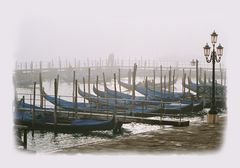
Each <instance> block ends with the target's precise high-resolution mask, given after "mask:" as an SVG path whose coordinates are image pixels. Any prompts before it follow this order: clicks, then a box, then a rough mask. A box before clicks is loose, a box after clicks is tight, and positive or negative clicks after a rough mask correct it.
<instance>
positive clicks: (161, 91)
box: [160, 65, 163, 98]
mask: <svg viewBox="0 0 240 168" xmlns="http://www.w3.org/2000/svg"><path fill="white" fill-rule="evenodd" d="M162 88H163V86H162V65H161V66H160V92H161V98H162V91H163V89H162Z"/></svg>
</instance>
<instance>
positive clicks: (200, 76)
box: [199, 67, 202, 83]
mask: <svg viewBox="0 0 240 168" xmlns="http://www.w3.org/2000/svg"><path fill="white" fill-rule="evenodd" d="M199 70H200V71H199V73H200V74H199V82H200V83H201V81H202V68H201V67H200V68H199Z"/></svg>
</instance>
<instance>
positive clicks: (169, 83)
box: [168, 66, 172, 95]
mask: <svg viewBox="0 0 240 168" xmlns="http://www.w3.org/2000/svg"><path fill="white" fill-rule="evenodd" d="M171 76H172V68H171V66H170V70H169V77H168V94H169V95H170V92H171V79H172V78H171Z"/></svg>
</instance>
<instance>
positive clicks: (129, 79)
mask: <svg viewBox="0 0 240 168" xmlns="http://www.w3.org/2000/svg"><path fill="white" fill-rule="evenodd" d="M131 81H132V71H131V69H129V70H128V84H129V85H130V84H131Z"/></svg>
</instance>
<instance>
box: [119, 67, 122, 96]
mask: <svg viewBox="0 0 240 168" xmlns="http://www.w3.org/2000/svg"><path fill="white" fill-rule="evenodd" d="M120 80H121V72H120V68H119V69H118V85H119V92H120V93H121V92H122V90H121V84H120Z"/></svg>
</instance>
